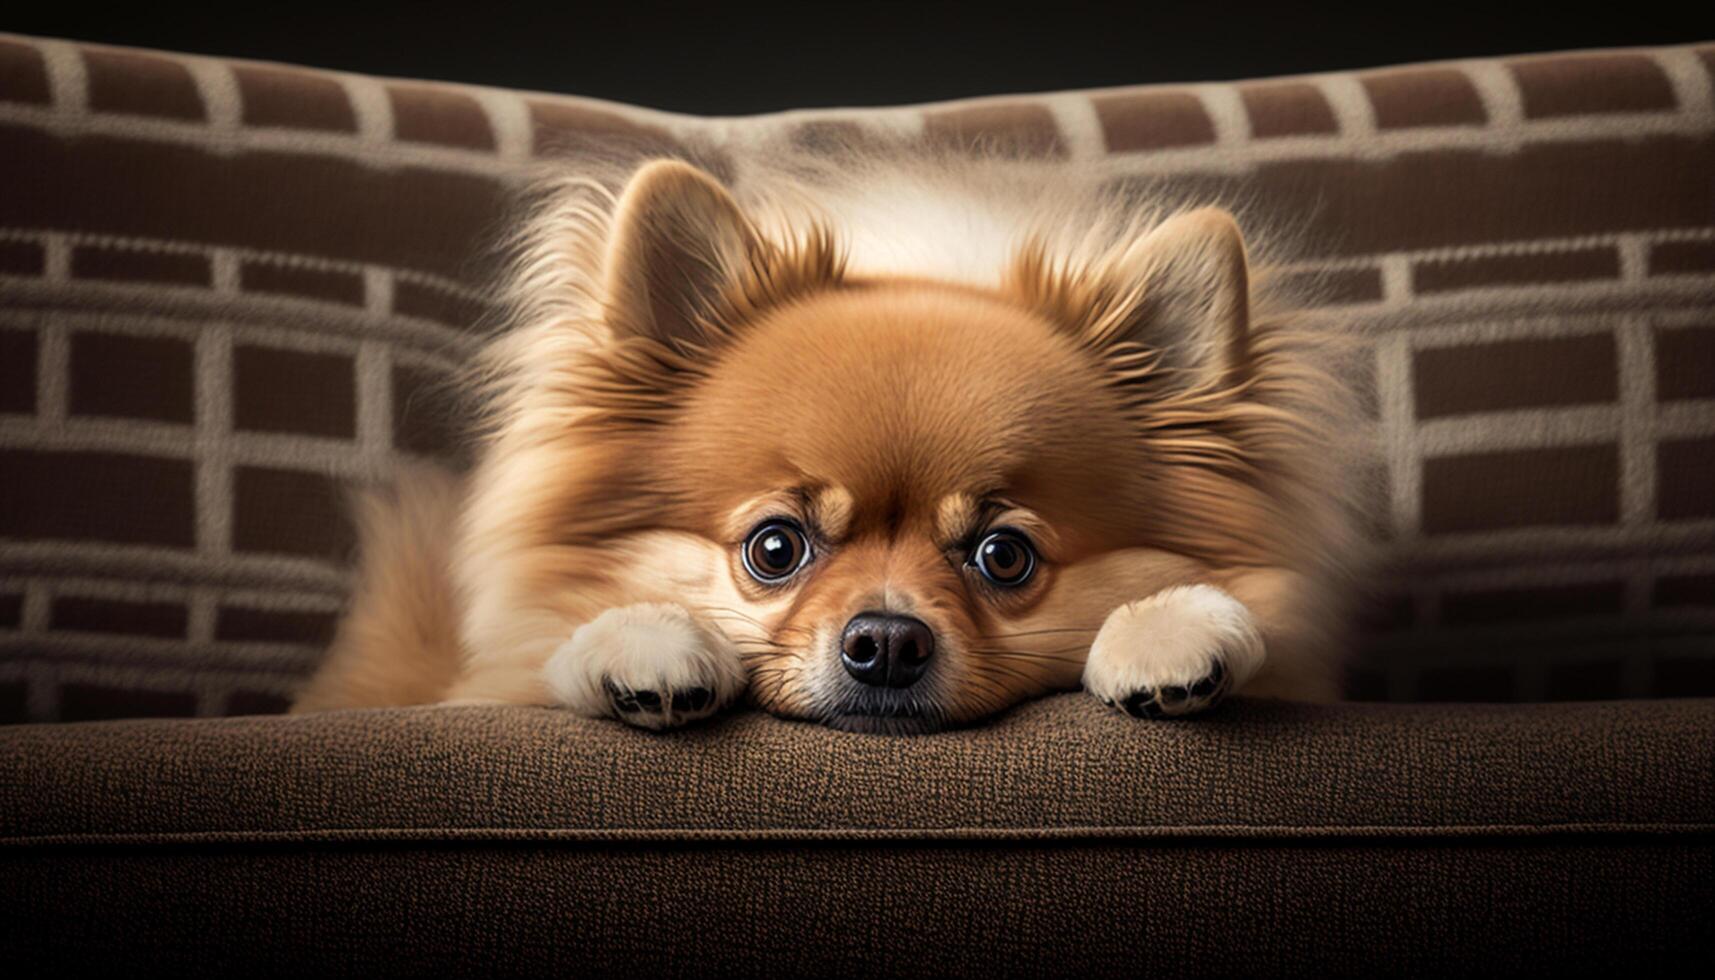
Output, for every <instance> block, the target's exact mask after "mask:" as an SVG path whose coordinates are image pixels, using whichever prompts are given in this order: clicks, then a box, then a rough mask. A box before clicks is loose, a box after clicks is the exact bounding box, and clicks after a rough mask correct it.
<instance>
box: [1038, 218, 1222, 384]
mask: <svg viewBox="0 0 1715 980" xmlns="http://www.w3.org/2000/svg"><path fill="white" fill-rule="evenodd" d="M1030 265H1031V268H1026V266H1025V265H1021V266H1020V267H1019V275H1020V278H1021V279H1022V280H1024V281H1026V282H1027V283H1029V284H1030V285H1028V286H1027V288H1029V289H1030V291H1031V292H1033V293H1034V294H1035V298H1036V300H1037V302H1038V303H1039V304H1042V305H1046V306H1047V307H1048V308H1049V312H1050V315H1053V316H1055V317H1056V318H1057V319H1060V320H1062V321H1063V322H1067V325H1068V326H1069V327H1070V328H1071V329H1073V330H1074V331H1076V332H1077V333H1079V334H1080V335H1081V336H1082V337H1083V338H1084V340H1085V341H1086V342H1088V343H1091V344H1092V345H1094V346H1096V347H1098V348H1104V349H1113V348H1114V347H1115V346H1116V345H1120V344H1126V345H1136V346H1141V347H1143V348H1147V349H1148V350H1150V351H1152V352H1153V356H1154V357H1156V358H1157V359H1158V360H1157V361H1156V362H1155V363H1156V370H1155V371H1152V374H1155V375H1156V376H1157V377H1161V378H1163V381H1164V383H1166V384H1169V385H1172V386H1173V387H1181V388H1184V387H1202V386H1225V385H1231V384H1236V383H1238V382H1240V381H1242V380H1243V379H1244V378H1245V377H1246V376H1247V374H1248V373H1249V360H1250V344H1249V340H1250V274H1249V264H1248V262H1247V260H1246V257H1245V244H1244V237H1243V236H1242V235H1241V234H1240V233H1239V226H1238V223H1237V222H1236V221H1234V220H1233V216H1232V215H1231V214H1229V213H1227V212H1226V211H1223V210H1221V209H1219V208H1201V209H1198V210H1196V211H1188V212H1186V213H1184V214H1179V215H1175V216H1174V217H1171V218H1169V219H1167V220H1166V221H1164V222H1162V223H1161V224H1160V225H1158V226H1157V227H1156V228H1155V229H1154V230H1153V231H1151V232H1150V233H1149V234H1147V235H1145V236H1144V237H1143V238H1141V239H1139V240H1137V241H1135V242H1133V243H1132V244H1131V245H1130V246H1128V247H1127V248H1125V249H1124V250H1123V251H1122V252H1120V253H1119V255H1118V256H1117V257H1116V258H1114V259H1112V260H1111V261H1110V262H1109V263H1108V264H1107V267H1106V268H1103V269H1100V270H1092V271H1093V273H1094V278H1093V279H1089V280H1083V279H1080V278H1077V277H1074V278H1071V279H1062V280H1061V281H1060V284H1059V288H1044V284H1043V277H1042V272H1043V271H1044V270H1045V269H1047V268H1048V266H1046V265H1045V264H1044V263H1042V262H1040V260H1038V261H1037V262H1035V263H1033V264H1030ZM1032 271H1034V273H1035V274H1034V275H1032ZM1050 278H1052V277H1050ZM1079 283H1082V284H1083V285H1084V286H1086V287H1091V286H1093V287H1094V288H1093V289H1088V288H1086V289H1079V288H1078V284H1079ZM1050 297H1051V299H1050ZM1079 297H1081V298H1079ZM1158 372H1159V373H1158Z"/></svg>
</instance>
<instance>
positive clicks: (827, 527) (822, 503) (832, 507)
mask: <svg viewBox="0 0 1715 980" xmlns="http://www.w3.org/2000/svg"><path fill="white" fill-rule="evenodd" d="M854 508H855V503H854V501H853V500H852V495H851V491H849V490H847V489H846V488H845V487H841V486H826V487H823V488H822V489H820V490H818V491H816V492H815V494H814V496H812V497H811V498H810V508H809V509H810V520H811V521H812V522H813V523H814V524H815V525H816V526H817V529H818V530H820V531H821V533H823V534H824V535H827V537H828V538H829V539H830V540H833V541H839V540H842V539H844V538H845V536H846V532H847V531H849V530H851V522H852V511H853V509H854Z"/></svg>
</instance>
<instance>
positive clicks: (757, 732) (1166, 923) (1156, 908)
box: [0, 695, 1715, 976]
mask: <svg viewBox="0 0 1715 980" xmlns="http://www.w3.org/2000/svg"><path fill="white" fill-rule="evenodd" d="M0 787H4V795H3V798H4V800H5V801H6V802H5V805H4V806H3V807H0V876H3V877H4V880H5V881H6V887H5V888H0V923H4V925H3V926H0V929H4V930H5V931H4V935H5V936H6V950H7V958H8V960H7V961H8V963H11V964H14V965H16V964H24V965H26V966H37V967H52V968H53V970H54V971H55V972H62V971H70V970H72V969H73V968H74V967H83V966H99V965H101V964H104V963H105V964H112V963H116V962H122V963H124V964H126V965H127V966H129V967H132V968H138V967H141V968H144V969H146V970H150V971H151V972H153V970H161V971H166V970H172V971H175V972H178V971H184V972H186V973H187V974H189V975H204V974H224V975H231V974H233V973H238V972H243V973H255V972H260V973H266V974H275V973H293V974H303V973H309V972H322V971H332V972H338V973H369V972H380V973H384V974H396V973H429V974H434V975H445V974H446V973H447V971H449V970H457V971H459V972H481V973H484V974H488V975H492V974H496V973H499V974H513V973H518V974H535V975H540V974H544V973H548V972H550V971H551V972H553V973H556V974H563V975H579V976H585V975H615V974H624V975H657V974H667V975H710V974H723V975H724V974H732V975H755V974H756V973H757V972H758V971H761V972H763V973H767V974H770V975H772V974H781V973H784V974H793V975H798V974H803V975H817V976H823V975H842V976H843V975H849V974H858V973H865V974H871V973H882V974H887V975H894V974H897V975H911V976H993V975H997V974H1011V973H1028V974H1042V973H1049V974H1062V973H1067V972H1075V973H1078V974H1080V975H1084V974H1092V973H1093V974H1101V975H1106V974H1117V973H1127V974H1135V973H1148V974H1150V975H1163V976H1181V975H1213V976H1227V975H1235V974H1243V975H1252V976H1254V975H1265V974H1268V975H1272V974H1292V975H1315V976H1323V975H1339V976H1374V975H1377V974H1378V973H1385V974H1387V975H1413V976H1421V975H1439V976H1447V975H1468V974H1490V973H1505V974H1519V973H1531V974H1536V973H1543V974H1549V975H1565V974H1568V973H1570V974H1579V975H1582V974H1587V973H1594V972H1599V971H1603V970H1614V969H1621V968H1624V969H1631V970H1644V971H1645V972H1650V970H1651V968H1652V967H1656V968H1659V967H1661V966H1664V965H1666V964H1667V963H1669V962H1671V961H1672V960H1673V958H1674V957H1683V956H1686V955H1688V954H1690V953H1691V952H1692V951H1694V950H1699V949H1701V948H1702V947H1703V946H1704V945H1705V943H1706V936H1705V932H1706V925H1707V915H1708V910H1709V906H1710V902H1711V900H1712V898H1715V896H1712V895H1711V892H1710V882H1711V881H1712V880H1715V700H1676V701H1662V702H1657V703H1644V702H1635V701H1634V702H1612V703H1596V704H1576V705H1574V704H1561V705H1508V706H1480V705H1473V706H1428V705H1347V706H1342V707H1333V708H1327V707H1306V706H1295V705H1289V704H1282V703H1267V702H1249V701H1245V700H1242V699H1241V700H1239V701H1236V702H1234V703H1232V704H1230V705H1228V706H1227V707H1225V708H1224V709H1222V710H1221V711H1219V712H1217V713H1216V714H1214V715H1212V716H1210V717H1209V718H1207V719H1206V720H1203V721H1199V722H1197V723H1195V724H1155V725H1150V724H1139V723H1136V722H1134V721H1132V720H1131V719H1127V718H1122V717H1119V716H1117V715H1114V714H1113V713H1112V712H1109V711H1106V710H1104V709H1101V708H1100V706H1098V705H1096V704H1094V703H1093V702H1092V701H1091V700H1090V699H1088V698H1086V697H1083V696H1081V695H1067V696H1062V697H1057V698H1053V699H1049V700H1047V701H1043V702H1039V703H1036V704H1031V705H1026V706H1024V707H1021V708H1019V709H1018V710H1015V711H1013V712H1011V713H1010V714H1008V715H1007V716H1006V717H1004V718H1003V719H1001V720H1000V721H998V722H997V723H996V724H994V725H993V726H990V727H986V728H981V729H976V730H972V731H965V732H955V733H946V734H940V735H933V736H926V737H922V738H888V737H881V736H865V735H853V734H847V733H840V732H833V731H829V730H826V729H821V728H816V727H812V726H807V725H799V724H792V723H787V722H782V721H778V720H775V719H772V718H768V717H764V716H761V715H756V714H746V715H740V716H736V717H732V718H727V719H722V720H719V721H717V722H715V723H714V724H712V725H709V726H707V727H702V728H695V729H691V730H688V731H684V732H680V733H676V734H673V735H668V736H658V735H651V734H648V733H643V732H638V731H634V730H631V729H627V728H625V727H623V726H621V725H619V724H618V723H616V722H598V721H586V720H581V719H577V718H573V717H571V716H569V715H567V714H565V713H563V712H555V711H547V710H536V709H526V708H514V709H507V708H498V709H491V708H421V709H406V710H394V711H373V712H342V713H331V714H324V715H317V716H303V717H299V716H292V717H284V718H246V719H230V720H204V721H194V722H185V721H155V720H150V721H125V722H104V723H97V724H88V725H61V726H14V727H11V728H8V729H5V730H3V731H0Z"/></svg>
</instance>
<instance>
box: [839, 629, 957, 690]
mask: <svg viewBox="0 0 1715 980" xmlns="http://www.w3.org/2000/svg"><path fill="white" fill-rule="evenodd" d="M934 655H935V634H934V633H933V632H931V631H930V630H929V627H928V626H926V625H924V623H923V621H922V620H920V619H913V618H911V617H910V616H894V615H890V614H888V613H873V612H866V613H858V614H857V615H856V616H853V617H852V621H851V622H849V623H847V624H846V630H845V632H844V633H843V634H841V635H840V660H841V661H842V662H843V663H844V664H845V665H846V673H848V674H850V675H852V676H853V677H856V678H857V679H858V680H860V681H863V682H864V683H865V684H874V685H876V686H878V687H910V686H911V685H913V684H915V683H917V679H918V678H919V677H922V676H923V671H924V670H925V669H926V668H927V667H928V666H929V658H930V657H932V656H934Z"/></svg>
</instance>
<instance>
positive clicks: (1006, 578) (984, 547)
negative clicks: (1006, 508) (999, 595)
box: [971, 531, 1036, 588]
mask: <svg viewBox="0 0 1715 980" xmlns="http://www.w3.org/2000/svg"><path fill="white" fill-rule="evenodd" d="M971 564H973V565H975V566H977V571H979V572H981V573H982V575H983V578H986V579H988V580H989V581H990V582H993V583H994V584H996V585H1000V586H1005V587H1007V588H1013V587H1015V586H1019V585H1023V584H1024V583H1025V582H1027V581H1029V580H1030V574H1031V573H1032V572H1034V571H1036V551H1035V549H1033V548H1031V547H1030V541H1029V540H1027V539H1026V538H1025V537H1024V535H1022V534H1019V533H1018V532H1017V531H996V532H994V533H993V534H990V535H989V536H988V537H986V538H983V539H982V540H981V541H979V542H977V547H976V550H975V551H973V552H971Z"/></svg>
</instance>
